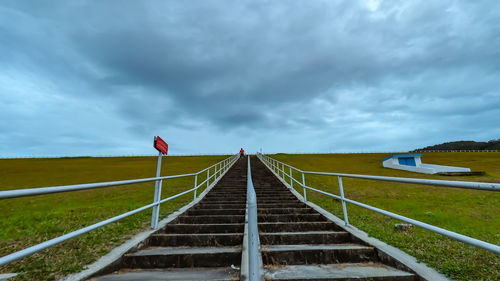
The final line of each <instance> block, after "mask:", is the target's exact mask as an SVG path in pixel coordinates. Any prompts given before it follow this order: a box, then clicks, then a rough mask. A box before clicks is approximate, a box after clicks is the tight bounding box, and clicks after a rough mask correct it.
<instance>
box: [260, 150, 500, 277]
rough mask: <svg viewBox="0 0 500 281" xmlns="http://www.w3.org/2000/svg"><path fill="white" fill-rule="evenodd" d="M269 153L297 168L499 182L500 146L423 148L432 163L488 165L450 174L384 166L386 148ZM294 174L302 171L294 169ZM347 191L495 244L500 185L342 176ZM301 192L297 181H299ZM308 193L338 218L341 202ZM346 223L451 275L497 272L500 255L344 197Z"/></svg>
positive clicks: (319, 184)
mask: <svg viewBox="0 0 500 281" xmlns="http://www.w3.org/2000/svg"><path fill="white" fill-rule="evenodd" d="M270 156H271V157H273V158H275V159H277V160H280V161H283V162H285V163H287V164H290V165H292V166H295V167H297V168H299V169H302V170H308V171H321V172H340V173H351V174H370V175H380V176H396V177H414V178H430V179H442V180H460V181H483V182H500V153H424V154H423V157H422V161H423V162H424V163H429V164H442V165H451V166H461V167H469V168H471V169H472V170H473V171H485V172H486V175H484V176H470V177H463V176H462V177H448V176H437V175H425V174H418V173H412V172H407V171H402V170H394V169H387V168H383V167H382V159H384V158H385V157H387V156H389V154H382V153H380V154H375V153H374V154H323V155H287V154H277V155H270ZM294 177H295V178H296V179H297V180H300V181H301V180H302V179H301V175H299V174H298V173H296V174H294ZM306 183H307V185H308V186H311V187H315V188H318V189H321V190H325V191H328V192H330V193H334V194H337V195H339V187H338V180H337V177H332V176H318V175H307V176H306ZM343 186H344V193H345V196H346V197H347V198H350V199H353V200H356V201H359V202H362V203H366V204H369V205H372V206H375V207H378V208H382V209H385V210H388V211H391V212H394V213H397V214H400V215H403V216H406V217H409V218H413V219H416V220H419V221H423V222H426V223H429V224H432V225H435V226H438V227H442V228H445V229H448V230H451V231H455V232H458V233H460V234H464V235H467V236H471V237H473V238H477V239H480V240H484V241H487V242H490V243H493V244H497V245H499V244H500V193H499V192H493V191H479V190H465V189H457V188H448V187H434V186H424V185H412V184H404V183H392V182H382V181H369V180H359V179H349V178H343ZM296 189H297V191H298V192H300V193H302V188H296ZM307 196H308V200H309V201H311V202H314V203H316V204H318V205H320V206H322V207H323V208H325V209H327V210H328V211H330V212H332V213H333V214H335V215H336V216H338V217H339V218H343V215H342V207H341V204H340V202H338V201H335V200H333V198H331V197H327V196H325V195H321V194H319V193H316V192H313V191H310V190H309V191H308V192H307ZM347 210H348V214H349V222H350V223H351V225H354V226H356V227H357V228H359V229H361V230H363V231H365V232H367V233H368V234H369V235H370V236H373V237H375V238H378V239H380V240H382V241H384V242H386V243H388V244H390V245H392V246H395V247H398V248H400V249H402V250H403V251H405V252H407V253H409V254H410V255H413V256H415V257H416V258H417V259H418V260H419V261H422V262H425V263H426V264H428V265H429V266H431V267H433V268H435V269H437V270H438V271H440V272H442V273H444V274H446V275H448V276H449V277H451V278H453V279H455V280H500V256H499V255H495V254H493V253H491V252H488V251H486V250H482V249H478V248H475V247H473V246H469V245H466V244H464V243H461V242H457V241H454V240H451V239H449V238H447V237H444V236H441V235H438V234H435V233H433V232H430V231H427V230H423V229H421V228H418V227H414V228H413V230H411V231H410V232H399V231H397V230H396V229H395V227H394V224H395V223H399V221H397V220H394V219H391V218H389V217H386V216H383V215H380V214H377V213H374V212H371V211H368V210H366V209H363V208H361V207H357V206H354V205H352V204H347Z"/></svg>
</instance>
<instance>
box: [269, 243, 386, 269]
mask: <svg viewBox="0 0 500 281" xmlns="http://www.w3.org/2000/svg"><path fill="white" fill-rule="evenodd" d="M261 248H262V260H263V262H264V264H266V265H278V264H281V265H290V264H335V263H360V262H373V261H377V259H378V258H377V255H376V252H375V250H374V248H373V247H369V246H364V245H359V244H333V245H325V244H300V245H262V247H261Z"/></svg>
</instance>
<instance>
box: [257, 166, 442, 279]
mask: <svg viewBox="0 0 500 281" xmlns="http://www.w3.org/2000/svg"><path fill="white" fill-rule="evenodd" d="M262 165H263V164H262ZM266 169H267V168H266ZM267 171H269V172H270V173H272V174H273V175H274V176H275V178H276V179H277V180H278V181H279V182H280V183H281V184H282V185H283V186H285V187H286V188H287V190H289V191H290V192H291V193H292V194H294V195H295V196H296V197H297V198H298V199H299V200H300V201H301V202H302V203H303V204H304V205H306V206H308V207H310V208H312V209H314V210H315V211H316V212H318V213H320V214H322V215H323V216H324V217H326V218H327V219H328V220H329V221H331V222H333V223H335V226H336V229H338V230H341V231H347V232H349V233H350V234H351V235H352V237H353V239H357V240H359V241H362V242H363V243H365V244H366V245H370V246H373V247H374V248H376V249H377V255H378V257H379V259H381V260H382V261H384V262H386V263H392V264H394V263H395V262H396V265H397V264H399V265H400V266H401V267H404V268H406V269H407V270H409V271H412V272H414V273H416V274H417V275H418V276H419V277H420V279H417V280H427V281H450V280H451V279H448V278H447V277H446V276H444V275H443V274H440V273H439V272H437V271H436V270H434V269H433V268H430V267H428V266H427V265H426V264H424V263H421V262H419V261H417V259H416V258H414V257H412V256H410V255H408V254H407V253H405V252H403V251H401V250H399V249H398V248H395V247H392V246H390V245H388V244H386V243H384V242H382V241H380V240H378V239H375V238H373V237H369V236H368V234H367V233H365V232H364V231H361V230H359V229H358V228H356V227H354V226H352V225H350V226H345V224H344V221H343V220H341V219H339V218H338V217H336V216H334V215H333V214H331V213H329V212H328V211H326V210H324V209H323V208H321V207H320V206H318V205H316V204H314V203H311V202H308V201H304V198H303V196H302V194H300V193H299V192H297V191H296V190H295V189H293V188H291V186H290V184H289V183H287V182H285V181H284V180H282V179H280V178H279V177H277V174H276V173H275V172H274V171H271V170H269V169H267ZM309 192H312V191H309ZM319 227H324V226H323V225H321V226H320V225H318V226H317V227H316V228H319ZM282 228H283V227H282ZM288 228H289V229H291V226H289V227H288ZM259 229H261V225H259ZM303 230H304V231H307V228H306V229H303ZM290 280H293V279H290ZM326 280H328V279H326ZM376 280H381V279H376Z"/></svg>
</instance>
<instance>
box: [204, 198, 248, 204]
mask: <svg viewBox="0 0 500 281" xmlns="http://www.w3.org/2000/svg"><path fill="white" fill-rule="evenodd" d="M246 203H247V200H246V198H245V199H239V198H238V199H236V198H235V199H231V198H228V199H215V198H213V199H210V200H202V201H200V203H199V204H243V205H245V204H246Z"/></svg>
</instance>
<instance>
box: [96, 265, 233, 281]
mask: <svg viewBox="0 0 500 281" xmlns="http://www.w3.org/2000/svg"><path fill="white" fill-rule="evenodd" d="M239 274H240V273H239V271H237V270H234V269H232V268H231V267H214V268H161V269H148V270H138V269H130V268H125V269H122V270H120V271H117V272H115V273H113V274H109V275H104V276H101V277H98V278H96V279H94V280H95V281H146V280H147V281H165V280H210V281H219V280H220V281H226V280H239Z"/></svg>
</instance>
